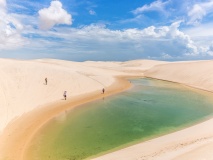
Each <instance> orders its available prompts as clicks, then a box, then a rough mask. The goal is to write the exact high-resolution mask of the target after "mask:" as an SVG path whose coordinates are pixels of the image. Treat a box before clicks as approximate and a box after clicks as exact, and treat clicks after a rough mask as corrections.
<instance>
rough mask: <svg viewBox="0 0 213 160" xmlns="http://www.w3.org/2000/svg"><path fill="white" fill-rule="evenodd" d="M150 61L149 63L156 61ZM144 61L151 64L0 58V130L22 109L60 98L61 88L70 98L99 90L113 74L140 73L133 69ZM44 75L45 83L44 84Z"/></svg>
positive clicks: (138, 68)
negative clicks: (46, 80) (46, 82)
mask: <svg viewBox="0 0 213 160" xmlns="http://www.w3.org/2000/svg"><path fill="white" fill-rule="evenodd" d="M150 62H151V63H152V64H151V66H152V65H153V64H154V63H159V62H156V61H150ZM143 63H145V64H144V65H145V67H144V68H147V66H148V67H149V66H150V64H149V61H144V62H143V61H139V62H138V61H137V64H138V65H137V66H134V67H132V66H131V65H128V64H129V62H124V63H121V62H83V63H80V62H70V61H62V60H51V59H46V60H33V61H20V60H10V59H0V75H1V76H0V106H1V108H0V131H2V129H3V128H4V127H5V126H6V125H7V124H8V123H9V122H10V121H11V120H12V119H14V118H16V117H19V116H20V115H22V114H23V113H26V112H29V111H31V110H33V109H34V108H36V107H39V106H43V105H44V104H48V103H53V102H55V101H59V100H61V99H62V98H63V97H62V95H63V92H64V91H67V96H68V98H69V97H74V96H77V95H81V94H85V93H89V92H93V91H96V90H100V91H101V89H102V88H103V87H107V86H110V85H111V84H113V82H114V81H115V79H114V77H115V76H127V75H130V76H131V75H133V76H136V75H137V76H141V75H143V72H137V73H136V72H134V70H137V71H138V70H141V69H142V68H141V67H140V65H142V64H143ZM146 64H147V66H146ZM125 65H128V67H126V66H125ZM133 72H134V73H133ZM46 77H47V79H48V85H45V78H46Z"/></svg>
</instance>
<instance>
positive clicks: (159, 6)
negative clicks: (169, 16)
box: [132, 0, 169, 14]
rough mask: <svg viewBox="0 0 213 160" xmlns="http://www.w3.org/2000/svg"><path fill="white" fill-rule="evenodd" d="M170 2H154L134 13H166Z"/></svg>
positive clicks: (158, 0) (159, 0)
mask: <svg viewBox="0 0 213 160" xmlns="http://www.w3.org/2000/svg"><path fill="white" fill-rule="evenodd" d="M168 2H169V1H165V2H162V1H161V0H157V1H154V2H152V3H151V4H150V5H147V4H146V5H144V6H142V7H139V8H137V9H135V10H134V11H132V12H133V13H134V14H140V13H143V12H147V11H160V12H164V11H165V6H166V5H167V4H168Z"/></svg>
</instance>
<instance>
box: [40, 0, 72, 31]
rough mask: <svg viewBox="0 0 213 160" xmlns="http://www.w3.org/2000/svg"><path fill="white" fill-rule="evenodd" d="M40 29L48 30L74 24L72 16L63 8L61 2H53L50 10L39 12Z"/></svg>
mask: <svg viewBox="0 0 213 160" xmlns="http://www.w3.org/2000/svg"><path fill="white" fill-rule="evenodd" d="M38 13H39V21H40V25H39V27H40V28H41V29H43V30H48V29H50V28H52V27H53V26H54V25H58V24H67V25H71V24H72V16H71V15H70V14H68V13H67V11H66V10H64V9H63V8H62V4H61V2H60V1H56V0H54V1H52V2H51V5H50V7H49V8H44V9H41V10H39V12H38Z"/></svg>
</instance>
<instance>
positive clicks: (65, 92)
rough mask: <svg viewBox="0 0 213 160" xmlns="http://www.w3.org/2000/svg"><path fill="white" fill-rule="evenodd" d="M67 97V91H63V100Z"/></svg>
mask: <svg viewBox="0 0 213 160" xmlns="http://www.w3.org/2000/svg"><path fill="white" fill-rule="evenodd" d="M66 99H67V91H64V100H66Z"/></svg>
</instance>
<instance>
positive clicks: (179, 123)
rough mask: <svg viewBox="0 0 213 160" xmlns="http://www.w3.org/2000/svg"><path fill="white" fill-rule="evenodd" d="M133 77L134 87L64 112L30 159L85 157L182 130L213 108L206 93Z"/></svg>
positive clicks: (44, 132)
mask: <svg viewBox="0 0 213 160" xmlns="http://www.w3.org/2000/svg"><path fill="white" fill-rule="evenodd" d="M131 82H132V83H134V85H135V86H134V87H133V88H132V89H131V90H128V91H126V92H123V93H121V94H119V95H116V96H112V97H107V98H105V99H101V100H98V101H95V102H91V103H89V104H87V105H83V106H80V107H76V108H74V109H73V110H72V111H70V112H63V113H61V114H60V115H59V116H58V117H57V118H55V119H53V120H52V121H51V122H50V123H49V124H47V125H46V126H45V127H44V128H43V129H42V130H41V132H40V133H39V134H38V135H37V136H36V137H35V139H34V142H33V143H34V144H33V145H32V147H31V148H30V149H29V152H28V155H27V156H28V159H32V160H35V159H39V160H41V159H42V160H43V159H44V160H46V159H48V160H77V159H85V158H88V157H91V156H94V155H97V154H100V153H101V154H102V153H106V152H108V151H112V150H114V149H118V148H121V147H125V146H128V145H130V144H134V143H138V142H141V141H144V140H147V139H150V138H153V137H156V136H160V135H162V134H166V133H169V132H173V131H176V130H178V129H180V128H183V127H186V126H188V125H192V124H194V123H196V122H199V121H201V120H203V119H204V118H207V117H208V116H211V114H212V113H213V107H212V104H213V103H212V102H211V101H210V100H209V97H208V96H211V95H210V94H208V93H206V92H202V91H199V92H198V91H196V90H195V91H196V92H195V91H194V92H193V91H192V90H191V89H190V90H189V89H187V88H186V87H182V86H180V85H178V84H174V83H169V82H164V81H159V80H152V79H138V80H131Z"/></svg>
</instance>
